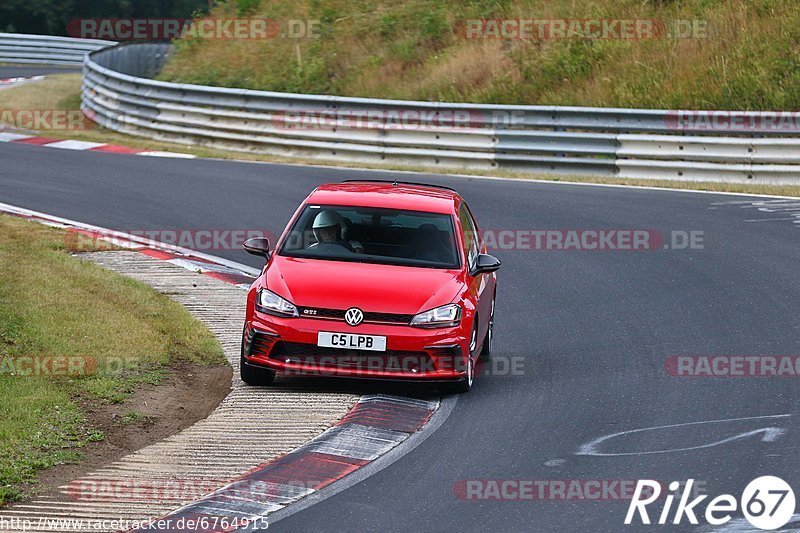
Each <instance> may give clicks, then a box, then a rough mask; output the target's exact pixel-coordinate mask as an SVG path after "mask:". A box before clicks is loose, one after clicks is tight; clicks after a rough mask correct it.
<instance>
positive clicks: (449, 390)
mask: <svg viewBox="0 0 800 533" xmlns="http://www.w3.org/2000/svg"><path fill="white" fill-rule="evenodd" d="M477 335H478V321H477V317H476V320H475V326H474V327H473V328H472V341H471V342H470V344H471V345H473V346H474V344H476V342H477V341H476V340H475V337H477ZM473 349H474V348H473ZM474 381H475V359H473V358H472V353H469V354H467V375H466V377H465V378H464V379H461V380H459V381H455V382H453V383H448V384H446V385H445V386H444V387H442V389H441V390H442V392H444V393H445V394H463V393H465V392H469V391H470V390H472V384H473V382H474Z"/></svg>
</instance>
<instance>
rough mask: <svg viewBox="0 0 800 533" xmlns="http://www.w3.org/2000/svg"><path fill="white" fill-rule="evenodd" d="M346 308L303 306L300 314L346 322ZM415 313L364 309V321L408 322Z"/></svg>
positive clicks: (307, 316) (384, 322)
mask: <svg viewBox="0 0 800 533" xmlns="http://www.w3.org/2000/svg"><path fill="white" fill-rule="evenodd" d="M346 311H347V310H346V309H322V308H316V307H301V308H300V309H299V313H300V316H303V317H306V318H323V319H328V320H340V321H342V322H344V314H345V312H346ZM412 318H414V315H403V314H399V313H373V312H369V311H364V322H372V323H375V322H378V323H382V324H408V323H409V322H411V319H412Z"/></svg>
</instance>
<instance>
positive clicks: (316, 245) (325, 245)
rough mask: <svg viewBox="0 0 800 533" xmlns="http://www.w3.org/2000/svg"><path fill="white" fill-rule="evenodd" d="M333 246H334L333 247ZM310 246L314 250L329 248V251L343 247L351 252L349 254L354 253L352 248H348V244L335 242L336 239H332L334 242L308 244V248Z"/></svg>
mask: <svg viewBox="0 0 800 533" xmlns="http://www.w3.org/2000/svg"><path fill="white" fill-rule="evenodd" d="M333 247H336V248H333ZM310 248H313V249H315V250H320V251H325V250H329V251H331V252H333V251H339V248H344V249H345V250H347V251H348V252H349V253H351V254H352V253H354V252H353V250H351V249H350V248H348V246H347V245H346V244H345V243H343V242H337V241H334V242H315V243H314V244H312V245H311V246H309V249H310Z"/></svg>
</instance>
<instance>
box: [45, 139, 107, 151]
mask: <svg viewBox="0 0 800 533" xmlns="http://www.w3.org/2000/svg"><path fill="white" fill-rule="evenodd" d="M105 145H106V143H93V142H89V141H72V140H66V141H58V142H54V143H50V144H45V145H44V146H47V147H48V148H62V149H64V150H91V149H92V148H98V147H100V146H105Z"/></svg>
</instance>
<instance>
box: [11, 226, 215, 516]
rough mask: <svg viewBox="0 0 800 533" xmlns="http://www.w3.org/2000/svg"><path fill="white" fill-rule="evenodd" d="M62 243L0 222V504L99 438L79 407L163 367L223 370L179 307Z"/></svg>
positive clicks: (115, 396) (155, 375)
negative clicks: (77, 255)
mask: <svg viewBox="0 0 800 533" xmlns="http://www.w3.org/2000/svg"><path fill="white" fill-rule="evenodd" d="M65 236H66V233H64V232H63V231H61V230H56V229H52V228H48V227H46V226H42V225H39V224H36V223H32V222H28V221H25V220H22V219H18V218H15V217H10V216H7V215H0V398H2V399H3V401H2V402H0V505H2V504H4V503H6V502H9V501H13V500H15V499H18V498H19V497H21V495H22V492H23V490H24V486H25V484H27V483H30V482H33V481H35V479H36V476H37V473H38V472H39V471H40V470H42V469H45V468H48V467H51V466H54V465H57V464H61V463H65V462H75V461H79V460H80V459H81V448H83V447H85V446H86V444H87V443H89V442H92V441H98V440H102V439H103V437H104V436H103V434H102V432H98V431H96V430H93V429H92V427H89V424H88V423H87V419H86V417H85V415H84V412H83V407H82V406H89V407H90V406H92V405H98V404H104V403H119V402H123V401H124V400H125V399H126V398H127V397H128V396H129V395H130V394H132V393H133V392H134V391H135V390H136V388H137V387H138V386H139V385H141V384H143V383H151V384H157V383H159V382H160V381H161V380H162V379H163V378H164V377H165V376H166V374H167V372H168V370H167V365H169V364H171V363H176V362H183V361H185V362H190V363H194V364H200V365H223V364H225V358H224V356H223V353H222V348H221V346H220V345H219V343H218V341H217V340H216V339H215V338H214V336H213V335H212V334H211V333H210V332H209V331H208V330H207V329H206V328H205V327H204V326H203V325H202V324H201V323H200V322H198V321H197V320H195V319H194V318H193V317H192V316H191V315H190V314H189V313H188V312H187V311H186V310H185V309H183V308H182V307H181V306H180V305H179V304H178V303H176V302H173V301H172V300H170V299H169V298H167V297H166V296H164V295H161V294H159V293H157V292H156V291H155V290H154V289H152V288H150V287H147V286H145V285H143V284H142V283H139V282H137V281H134V280H132V279H130V278H125V277H123V276H120V275H117V274H115V273H113V272H110V271H107V270H104V269H102V268H101V267H99V266H97V265H94V264H91V263H88V262H85V261H81V260H79V259H77V258H74V257H72V256H70V255H69V253H67V250H68V248H69V243H70V241H71V240H70V239H68V238H65ZM129 418H130V420H129V422H130V423H133V422H135V421H136V420H135V419H137V418H138V417H137V416H133V415H132V416H131V417H129Z"/></svg>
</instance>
